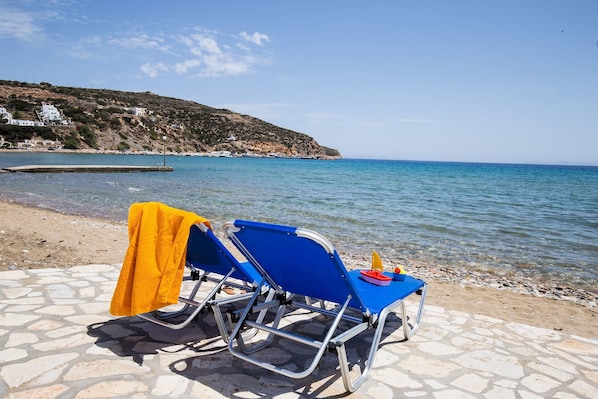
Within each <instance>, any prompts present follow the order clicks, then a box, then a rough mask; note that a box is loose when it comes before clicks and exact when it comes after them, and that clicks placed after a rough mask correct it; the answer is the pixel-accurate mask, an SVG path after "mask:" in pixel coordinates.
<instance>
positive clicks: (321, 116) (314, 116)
mask: <svg viewBox="0 0 598 399" xmlns="http://www.w3.org/2000/svg"><path fill="white" fill-rule="evenodd" d="M305 117H306V118H308V119H311V120H344V119H348V116H347V115H343V114H331V113H325V112H309V113H306V114H305Z"/></svg>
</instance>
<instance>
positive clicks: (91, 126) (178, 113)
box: [0, 80, 341, 159]
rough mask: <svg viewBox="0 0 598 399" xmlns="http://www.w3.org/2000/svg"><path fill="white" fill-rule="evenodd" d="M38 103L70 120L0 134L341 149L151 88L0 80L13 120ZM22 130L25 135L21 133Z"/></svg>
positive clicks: (257, 150)
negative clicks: (130, 89)
mask: <svg viewBox="0 0 598 399" xmlns="http://www.w3.org/2000/svg"><path fill="white" fill-rule="evenodd" d="M42 103H44V104H52V105H54V106H55V107H56V108H57V109H58V110H59V111H60V112H61V113H62V115H63V117H64V118H65V119H66V120H68V121H69V122H70V125H67V126H61V125H60V124H57V125H56V126H48V127H26V126H23V127H20V126H7V125H6V124H3V123H0V134H2V135H3V136H4V137H5V140H7V141H10V140H12V139H14V135H15V134H17V135H19V138H20V139H24V138H31V136H32V135H36V136H38V137H41V138H46V139H51V140H55V139H58V140H60V142H61V143H62V144H63V145H64V146H65V148H71V149H79V150H90V149H96V150H120V151H150V152H151V151H156V152H161V151H162V148H163V145H164V144H163V141H162V138H163V136H166V137H167V140H166V148H167V151H169V152H178V153H210V152H214V151H229V152H230V153H232V154H237V155H246V154H253V155H271V154H276V155H277V156H289V157H309V158H324V159H333V158H340V157H341V154H340V153H339V152H338V151H337V150H335V149H332V148H327V147H324V146H321V145H320V144H318V142H317V141H316V140H314V139H313V138H312V137H310V136H308V135H306V134H303V133H298V132H295V131H292V130H288V129H284V128H281V127H278V126H275V125H272V124H270V123H268V122H265V121H262V120H260V119H257V118H254V117H251V116H249V115H242V114H238V113H235V112H232V111H229V110H227V109H216V108H212V107H208V106H206V105H202V104H198V103H196V102H193V101H185V100H180V99H176V98H170V97H163V96H158V95H156V94H154V93H151V92H140V93H135V92H123V91H116V90H107V89H85V88H75V87H61V86H52V85H51V84H49V83H40V84H33V83H24V82H14V81H5V80H0V107H4V108H6V111H7V112H10V113H11V114H12V115H13V118H14V119H23V120H35V121H38V120H39V119H38V114H37V113H38V111H39V110H40V108H41V105H42ZM28 136H29V137H28Z"/></svg>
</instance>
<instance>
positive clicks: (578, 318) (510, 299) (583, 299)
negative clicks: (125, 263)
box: [0, 200, 598, 338]
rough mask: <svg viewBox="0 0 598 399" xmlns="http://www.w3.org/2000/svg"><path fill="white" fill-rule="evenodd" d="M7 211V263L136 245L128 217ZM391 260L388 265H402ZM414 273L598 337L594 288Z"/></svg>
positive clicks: (433, 285) (440, 301) (518, 316)
mask: <svg viewBox="0 0 598 399" xmlns="http://www.w3.org/2000/svg"><path fill="white" fill-rule="evenodd" d="M0 213H1V214H2V218H1V221H0V248H2V250H1V251H0V270H16V269H32V268H35V269H39V268H56V267H57V268H65V267H71V266H79V265H87V264H113V265H119V264H121V263H122V259H123V258H124V254H125V252H126V248H127V246H128V232H127V225H126V221H122V222H115V221H110V220H103V219H98V218H91V217H85V216H77V215H68V214H63V213H59V212H55V211H51V210H47V209H41V208H35V207H31V206H29V205H23V204H19V203H17V202H11V201H5V200H0ZM221 238H222V237H221ZM341 258H342V259H343V260H344V261H345V263H346V266H347V268H350V269H354V268H364V267H369V265H370V263H371V259H370V258H369V254H368V255H367V256H365V255H364V256H355V255H349V254H343V253H341ZM383 261H384V264H385V267H386V268H387V269H389V268H393V267H394V266H395V265H396V264H398V262H395V261H392V260H388V259H383ZM408 273H410V274H412V275H414V276H415V277H418V278H422V279H424V280H425V281H426V282H428V283H429V285H430V289H429V291H428V298H427V306H439V307H443V308H447V309H451V310H457V311H462V312H466V313H473V314H481V315H486V316H491V317H496V318H499V319H502V320H509V321H514V322H521V323H524V324H529V325H533V326H536V327H542V328H549V329H554V330H556V331H562V332H565V333H570V334H577V335H581V336H585V337H590V338H598V335H597V331H598V305H597V303H598V295H597V294H594V293H592V292H589V291H585V290H582V289H576V288H572V287H566V286H558V285H556V284H552V283H551V284H543V283H541V282H538V281H534V280H532V279H530V278H519V277H517V278H518V279H517V280H514V279H513V278H512V276H501V275H497V274H491V273H485V272H482V271H471V270H465V269H460V270H458V271H455V270H449V269H447V268H443V267H434V266H431V265H425V264H411V265H410V270H408Z"/></svg>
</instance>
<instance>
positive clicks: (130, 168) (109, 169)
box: [2, 165, 174, 173]
mask: <svg viewBox="0 0 598 399" xmlns="http://www.w3.org/2000/svg"><path fill="white" fill-rule="evenodd" d="M2 170H3V171H6V172H22V173H122V172H172V171H173V170H174V168H173V167H172V166H162V165H156V166H136V165H24V166H11V167H8V168H2Z"/></svg>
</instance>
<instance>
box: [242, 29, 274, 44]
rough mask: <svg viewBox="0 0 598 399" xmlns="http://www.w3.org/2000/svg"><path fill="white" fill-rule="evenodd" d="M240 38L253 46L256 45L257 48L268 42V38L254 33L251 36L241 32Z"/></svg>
mask: <svg viewBox="0 0 598 399" xmlns="http://www.w3.org/2000/svg"><path fill="white" fill-rule="evenodd" d="M241 38H242V39H243V40H246V41H248V42H251V43H253V44H257V45H258V46H261V45H263V42H268V43H269V42H270V37H269V36H268V35H266V34H264V33H259V32H255V33H254V34H252V35H249V34H247V32H241Z"/></svg>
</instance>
